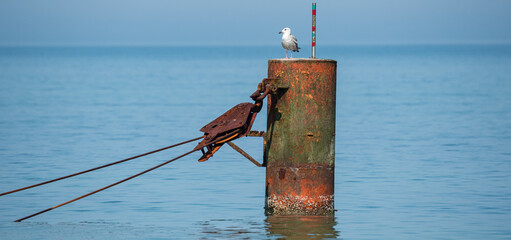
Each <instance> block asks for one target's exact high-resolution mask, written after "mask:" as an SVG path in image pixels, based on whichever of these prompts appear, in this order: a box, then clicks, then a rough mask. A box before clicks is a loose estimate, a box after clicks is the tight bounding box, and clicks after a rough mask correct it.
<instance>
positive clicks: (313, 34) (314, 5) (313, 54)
mask: <svg viewBox="0 0 511 240" xmlns="http://www.w3.org/2000/svg"><path fill="white" fill-rule="evenodd" d="M312 58H316V3H312Z"/></svg>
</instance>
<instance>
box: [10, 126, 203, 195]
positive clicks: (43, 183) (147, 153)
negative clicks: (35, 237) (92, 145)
mask: <svg viewBox="0 0 511 240" xmlns="http://www.w3.org/2000/svg"><path fill="white" fill-rule="evenodd" d="M202 138H203V136H202V137H198V138H194V139H190V140H188V141H184V142H180V143H177V144H174V145H170V146H167V147H164V148H160V149H157V150H154V151H151V152H146V153H143V154H140V155H136V156H133V157H129V158H126V159H123V160H119V161H117V162H112V163H109V164H105V165H102V166H99V167H95V168H91V169H88V170H85V171H81V172H77V173H73V174H70V175H67V176H64V177H59V178H55V179H52V180H48V181H46V182H41V183H38V184H34V185H30V186H27V187H23V188H19V189H16V190H12V191H9V192H4V193H1V194H0V196H4V195H7V194H11V193H15V192H19V191H23V190H26V189H30V188H33V187H38V186H41V185H45V184H48V183H52V182H56V181H60V180H63V179H66V178H70V177H74V176H78V175H81V174H84V173H88V172H92V171H95V170H99V169H102V168H105V167H109V166H112V165H115V164H119V163H123V162H127V161H129V160H133V159H135V158H139V157H143V156H147V155H149V154H153V153H157V152H160V151H163V150H167V149H169V148H173V147H177V146H180V145H183V144H186V143H189V142H193V141H197V140H199V139H202Z"/></svg>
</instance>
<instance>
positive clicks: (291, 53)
mask: <svg viewBox="0 0 511 240" xmlns="http://www.w3.org/2000/svg"><path fill="white" fill-rule="evenodd" d="M291 58H293V50H291Z"/></svg>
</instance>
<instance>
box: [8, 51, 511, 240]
mask: <svg viewBox="0 0 511 240" xmlns="http://www.w3.org/2000/svg"><path fill="white" fill-rule="evenodd" d="M306 52H307V49H304V50H303V51H302V52H300V53H295V54H294V57H309V56H308V54H307V53H306ZM283 56H284V50H283V49H282V48H280V46H279V47H255V46H254V47H1V48H0V86H1V87H0V166H1V167H0V192H5V191H9V190H12V189H15V188H20V187H24V186H27V185H31V184H34V183H38V182H42V181H46V180H49V179H52V178H56V177H60V176H64V175H67V174H70V173H74V172H77V171H81V170H85V169H88V168H92V167H95V166H99V165H102V164H105V163H109V162H113V161H117V160H121V159H123V158H127V157H130V156H133V155H137V154H140V153H144V152H148V151H151V150H154V149H157V148H161V147H165V146H168V145H171V144H173V143H177V142H181V141H184V140H188V139H191V138H194V137H199V136H201V135H202V133H201V132H200V131H199V129H200V128H201V127H202V126H203V125H205V124H207V123H209V122H210V121H211V120H213V119H215V118H216V117H217V116H219V115H220V114H222V113H224V112H225V111H226V110H228V109H229V108H231V107H232V106H234V105H236V104H238V103H241V102H249V101H250V98H249V95H250V94H251V93H252V92H254V91H255V90H256V87H257V84H258V83H259V82H260V81H261V80H262V79H263V78H265V77H266V76H267V60H268V59H272V58H282V57H283ZM317 56H318V57H320V58H327V59H334V60H337V61H338V69H337V109H336V114H337V122H336V127H337V130H336V171H335V173H336V176H335V207H336V209H337V210H338V211H337V212H336V215H335V217H267V216H265V215H264V209H263V208H264V194H265V192H264V191H265V189H264V183H265V169H264V168H258V167H256V166H255V165H253V164H252V163H250V162H249V161H247V160H246V159H244V158H243V157H242V156H241V155H239V154H238V153H236V152H235V151H234V150H232V149H231V148H228V147H224V148H222V149H221V150H220V151H219V152H217V153H216V154H215V156H214V157H212V158H211V159H210V160H209V161H207V162H204V163H199V162H197V161H196V160H197V159H198V158H199V157H200V153H194V154H192V155H189V156H187V157H185V158H183V159H180V160H178V161H176V162H173V163H170V164H169V165H166V166H164V167H162V168H159V169H157V170H155V171H152V172H150V173H147V174H145V175H142V176H140V177H137V178H135V179H132V180H130V181H128V182H125V183H122V184H120V185H118V186H115V187H113V188H110V189H108V190H105V191H103V192H100V193H98V194H95V195H92V196H90V197H87V198H84V199H82V200H79V201H77V202H73V203H71V204H69V205H66V206H63V207H61V208H58V209H55V210H53V211H50V212H47V213H44V214H41V215H38V216H36V217H33V218H30V219H28V220H25V221H23V222H21V223H14V222H13V221H14V220H16V219H19V218H22V217H25V216H28V215H30V214H33V213H35V212H38V211H41V210H44V209H47V208H49V207H52V206H55V205H57V204H60V203H62V202H65V201H68V200H70V199H73V198H75V197H78V196H80V195H83V194H86V193H89V192H91V191H93V190H96V189H98V188H101V187H103V186H106V185H109V184H111V183H113V182H115V181H118V180H121V179H123V178H126V177H128V176H131V175H134V174H136V173H138V172H141V171H143V170H145V169H148V168H150V167H152V166H155V165H157V164H159V163H162V162H164V161H166V160H169V159H171V158H173V157H175V156H178V155H179V154H181V153H184V152H187V151H188V150H190V149H191V148H193V147H194V146H195V143H191V144H188V145H184V146H180V147H178V148H176V149H173V150H168V151H163V152H160V153H157V154H154V155H151V156H148V157H144V158H140V159H136V160H133V161H130V162H127V163H123V164H120V165H116V166H113V167H109V168H105V169H102V170H98V171H96V172H93V173H88V174H85V175H81V176H77V177H74V178H71V179H67V180H64V181H61V182H56V183H52V184H48V185H45V186H41V187H38V188H34V189H29V190H25V191H22V192H18V193H14V194H11V195H6V196H2V197H0V238H1V239H79V240H80V239H224V238H227V239H243V238H249V239H278V238H282V237H288V238H290V239H307V238H316V239H329V238H330V239H332V238H340V239H347V240H348V239H478V240H479V239H511V227H510V226H511V174H510V172H511V46H509V45H445V46H444V45H432V46H413V45H409V46H330V47H328V46H324V47H321V46H320V47H318V50H317ZM265 116H266V110H265V108H263V111H262V112H261V113H260V114H259V115H258V119H257V120H256V122H255V124H254V126H253V130H266V129H265V128H266V117H265ZM236 144H238V145H239V146H240V147H241V148H243V149H244V150H245V151H247V152H248V153H249V154H251V155H252V156H253V157H254V158H256V159H257V160H259V161H262V139H260V138H242V139H239V140H236Z"/></svg>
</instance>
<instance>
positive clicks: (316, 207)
mask: <svg viewBox="0 0 511 240" xmlns="http://www.w3.org/2000/svg"><path fill="white" fill-rule="evenodd" d="M336 71H337V62H336V61H334V60H326V59H271V60H268V78H275V79H278V80H277V81H276V82H277V84H278V85H279V87H285V88H280V90H279V91H278V93H277V94H272V95H270V97H269V98H268V120H267V132H266V138H265V148H264V160H265V164H266V166H267V168H266V213H267V214H269V215H295V214H298V215H332V214H333V213H334V166H335V96H336V95H335V94H336Z"/></svg>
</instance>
